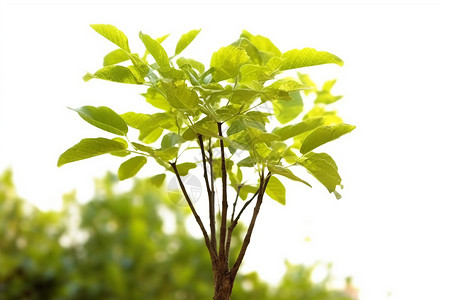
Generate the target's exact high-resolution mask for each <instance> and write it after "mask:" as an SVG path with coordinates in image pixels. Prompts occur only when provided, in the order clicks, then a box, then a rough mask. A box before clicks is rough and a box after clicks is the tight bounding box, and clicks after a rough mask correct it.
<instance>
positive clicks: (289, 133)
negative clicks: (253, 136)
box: [273, 101, 323, 141]
mask: <svg viewBox="0 0 450 300" xmlns="http://www.w3.org/2000/svg"><path fill="white" fill-rule="evenodd" d="M282 102H285V101H282ZM322 124H323V119H322V118H320V117H317V118H311V119H307V120H305V121H303V122H300V123H297V124H295V125H287V126H285V127H282V128H276V129H275V130H274V131H273V133H275V134H276V135H278V136H279V137H280V140H282V141H284V140H287V139H289V138H292V137H295V136H297V135H300V134H303V133H305V132H308V131H310V130H313V129H315V128H317V127H318V126H320V125H322Z"/></svg>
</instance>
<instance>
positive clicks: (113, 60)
mask: <svg viewBox="0 0 450 300" xmlns="http://www.w3.org/2000/svg"><path fill="white" fill-rule="evenodd" d="M129 59H130V57H129V56H128V53H127V52H126V51H125V50H123V49H116V50H113V51H111V52H109V53H108V54H106V55H105V57H104V58H103V66H104V67H106V66H111V65H115V64H118V63H121V62H124V61H127V60H129Z"/></svg>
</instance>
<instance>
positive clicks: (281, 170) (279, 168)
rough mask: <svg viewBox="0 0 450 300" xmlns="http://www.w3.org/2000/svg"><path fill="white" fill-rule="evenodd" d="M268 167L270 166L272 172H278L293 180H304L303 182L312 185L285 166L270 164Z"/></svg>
mask: <svg viewBox="0 0 450 300" xmlns="http://www.w3.org/2000/svg"><path fill="white" fill-rule="evenodd" d="M267 167H268V169H269V171H270V172H272V173H273V174H278V175H281V176H284V177H287V178H289V179H291V180H295V181H299V182H302V183H304V184H306V185H307V186H309V187H311V185H310V184H309V183H307V182H306V181H304V180H303V179H301V178H299V177H297V176H295V175H294V173H292V171H291V170H289V169H286V168H285V167H283V166H280V165H273V164H269V165H268V166H267Z"/></svg>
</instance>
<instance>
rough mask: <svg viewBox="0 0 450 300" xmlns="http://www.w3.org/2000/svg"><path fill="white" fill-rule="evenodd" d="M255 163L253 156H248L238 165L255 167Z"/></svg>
mask: <svg viewBox="0 0 450 300" xmlns="http://www.w3.org/2000/svg"><path fill="white" fill-rule="evenodd" d="M255 163H256V162H255V161H254V160H253V158H251V157H250V156H247V157H246V158H244V159H242V160H241V161H239V162H238V163H237V165H238V166H240V167H247V168H253V166H254V165H255Z"/></svg>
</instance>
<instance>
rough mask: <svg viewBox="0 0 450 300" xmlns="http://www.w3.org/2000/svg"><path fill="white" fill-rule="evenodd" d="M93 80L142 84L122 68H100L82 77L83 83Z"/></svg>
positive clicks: (115, 66)
mask: <svg viewBox="0 0 450 300" xmlns="http://www.w3.org/2000/svg"><path fill="white" fill-rule="evenodd" d="M93 78H97V79H103V80H109V81H114V82H120V83H130V84H142V83H143V81H142V80H139V79H138V78H136V77H135V76H134V75H133V72H132V71H131V70H130V69H129V68H127V67H123V66H117V65H114V66H106V67H104V68H101V69H100V70H98V71H97V72H95V73H94V74H91V73H87V74H86V75H84V76H83V79H84V81H89V80H91V79H93Z"/></svg>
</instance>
